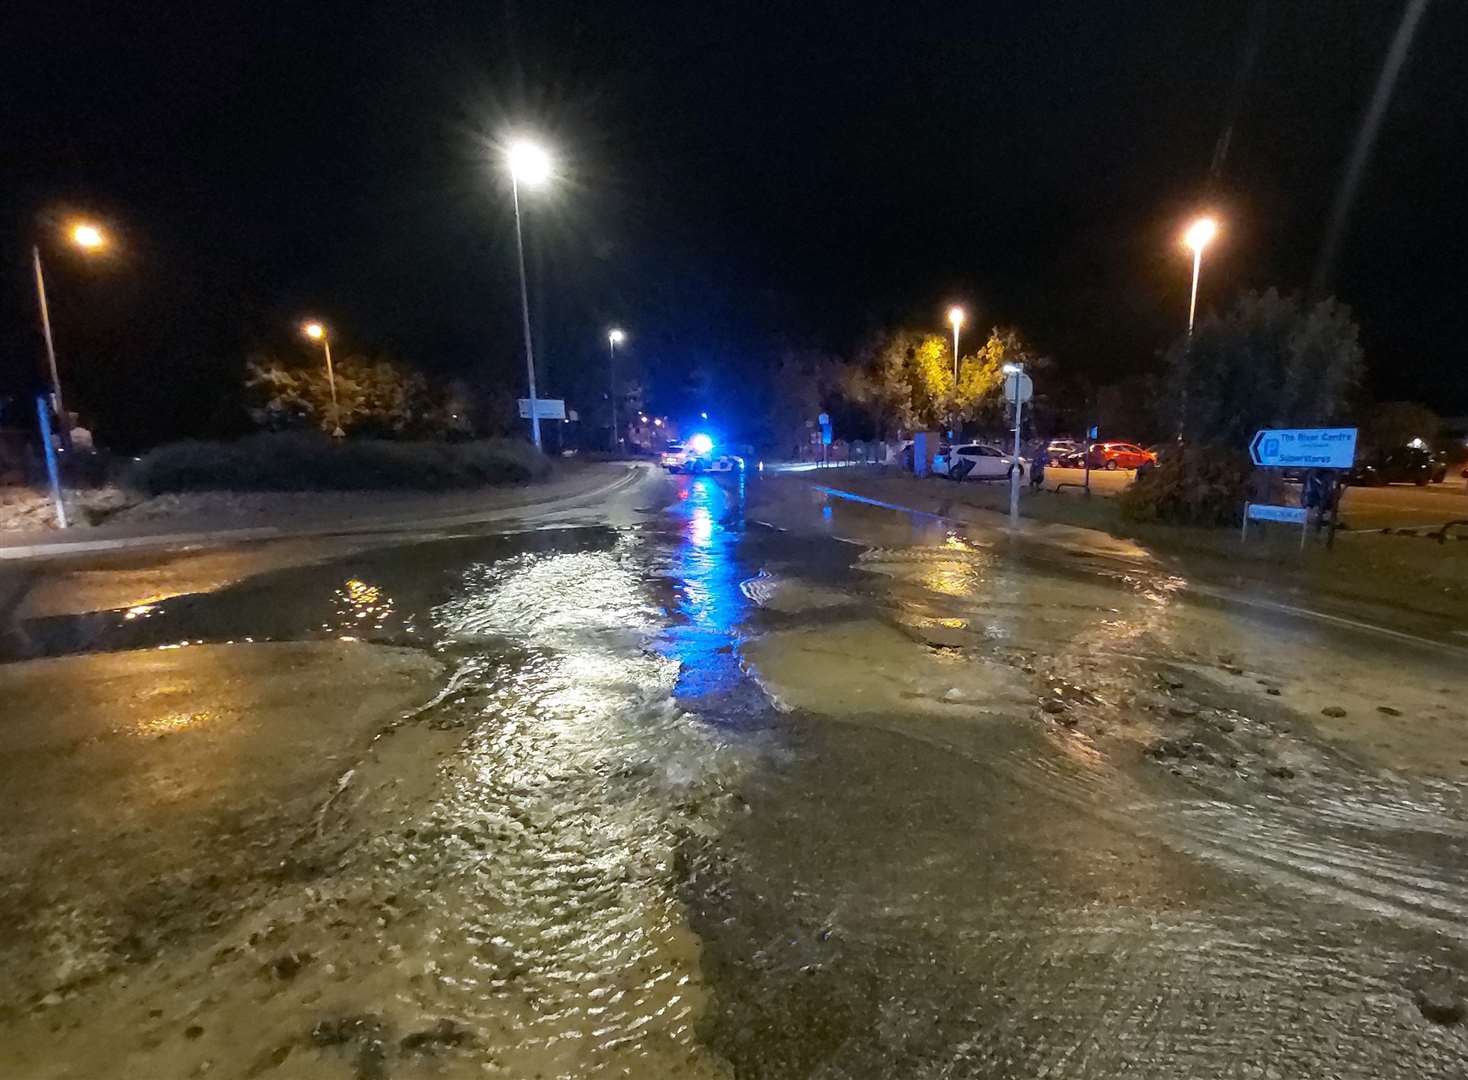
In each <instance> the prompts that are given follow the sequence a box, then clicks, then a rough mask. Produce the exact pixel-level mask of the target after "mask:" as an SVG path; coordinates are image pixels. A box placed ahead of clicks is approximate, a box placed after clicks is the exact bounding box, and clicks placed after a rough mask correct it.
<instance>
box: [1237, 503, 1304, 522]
mask: <svg viewBox="0 0 1468 1080" xmlns="http://www.w3.org/2000/svg"><path fill="white" fill-rule="evenodd" d="M1247 510H1248V514H1249V520H1250V521H1283V522H1286V523H1287V524H1290V525H1303V524H1305V522H1307V521H1309V520H1310V511H1309V510H1306V509H1305V508H1304V507H1303V506H1270V505H1268V504H1267V503H1248V504H1247Z"/></svg>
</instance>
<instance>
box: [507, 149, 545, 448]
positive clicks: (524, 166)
mask: <svg viewBox="0 0 1468 1080" xmlns="http://www.w3.org/2000/svg"><path fill="white" fill-rule="evenodd" d="M505 167H506V168H507V169H508V170H509V173H510V193H511V197H512V198H513V199H514V203H515V255H516V257H517V258H518V259H519V266H520V316H521V320H522V321H523V323H524V329H525V379H526V381H527V382H528V383H529V384H530V437H531V440H532V441H533V442H534V443H535V448H536V449H537V450H539V449H540V412H539V410H538V409H537V408H536V404H535V350H534V346H532V345H531V343H530V293H529V291H528V289H527V288H526V285H525V241H524V238H523V237H522V235H521V232H520V185H521V184H524V185H525V186H526V187H529V188H537V187H540V186H541V185H542V184H544V183H545V182H546V181H547V180H549V179H550V175H551V159H550V155H549V154H548V153H546V151H545V148H544V147H542V146H540V145H539V144H537V143H533V142H529V141H527V140H524V139H516V140H514V141H513V142H511V143H510V144H509V145H508V146H506V147H505Z"/></svg>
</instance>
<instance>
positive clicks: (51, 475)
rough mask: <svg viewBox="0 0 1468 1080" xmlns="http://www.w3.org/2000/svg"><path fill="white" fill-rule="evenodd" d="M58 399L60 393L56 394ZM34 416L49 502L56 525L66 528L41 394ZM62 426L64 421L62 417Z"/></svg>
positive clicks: (48, 420)
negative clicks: (42, 453)
mask: <svg viewBox="0 0 1468 1080" xmlns="http://www.w3.org/2000/svg"><path fill="white" fill-rule="evenodd" d="M57 400H58V401H59V400H60V395H59V394H58V395H57ZM36 416H37V417H38V418H39V420H40V425H41V447H42V448H43V449H44V450H45V452H46V479H47V480H48V481H49V482H50V484H51V502H52V504H53V505H54V506H55V507H56V527H57V528H58V529H64V528H66V501H65V500H64V499H63V498H62V496H61V471H60V470H59V469H58V468H57V467H56V446H55V444H54V443H53V442H52V441H51V415H50V412H49V411H48V409H47V405H46V398H45V396H44V395H42V394H37V395H36ZM61 422H62V424H63V426H64V425H65V423H66V421H65V419H63V420H62V421H61Z"/></svg>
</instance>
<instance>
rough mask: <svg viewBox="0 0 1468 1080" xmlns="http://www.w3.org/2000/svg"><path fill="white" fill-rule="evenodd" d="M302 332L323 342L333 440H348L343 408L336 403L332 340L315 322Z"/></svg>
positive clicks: (324, 329)
mask: <svg viewBox="0 0 1468 1080" xmlns="http://www.w3.org/2000/svg"><path fill="white" fill-rule="evenodd" d="M301 332H302V333H303V334H305V335H306V336H307V337H308V338H310V339H311V340H312V341H319V342H321V348H322V351H324V352H325V353H326V381H327V383H328V384H329V385H330V386H331V423H332V428H331V437H332V438H333V439H343V438H346V434H347V433H346V432H345V431H343V430H342V411H341V406H340V405H338V404H337V401H336V372H335V371H334V370H333V369H332V366H331V339H330V338H328V337H327V336H326V327H324V326H322V325H321V324H320V323H319V322H314V321H313V322H308V323H306V324H304V325H303V326H302V327H301Z"/></svg>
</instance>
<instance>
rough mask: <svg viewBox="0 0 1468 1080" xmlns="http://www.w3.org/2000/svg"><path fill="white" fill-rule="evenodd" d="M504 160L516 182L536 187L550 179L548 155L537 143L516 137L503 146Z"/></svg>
mask: <svg viewBox="0 0 1468 1080" xmlns="http://www.w3.org/2000/svg"><path fill="white" fill-rule="evenodd" d="M505 162H506V164H508V165H509V167H510V175H511V176H513V177H514V178H515V182H516V183H520V184H526V185H528V186H530V187H538V186H540V185H541V184H543V183H545V182H546V181H547V180H548V179H550V174H551V159H550V155H549V154H547V153H546V152H545V149H544V147H542V146H540V145H539V144H537V143H533V142H526V141H525V140H523V139H516V140H515V141H514V142H512V143H510V145H509V146H507V147H506V148H505Z"/></svg>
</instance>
